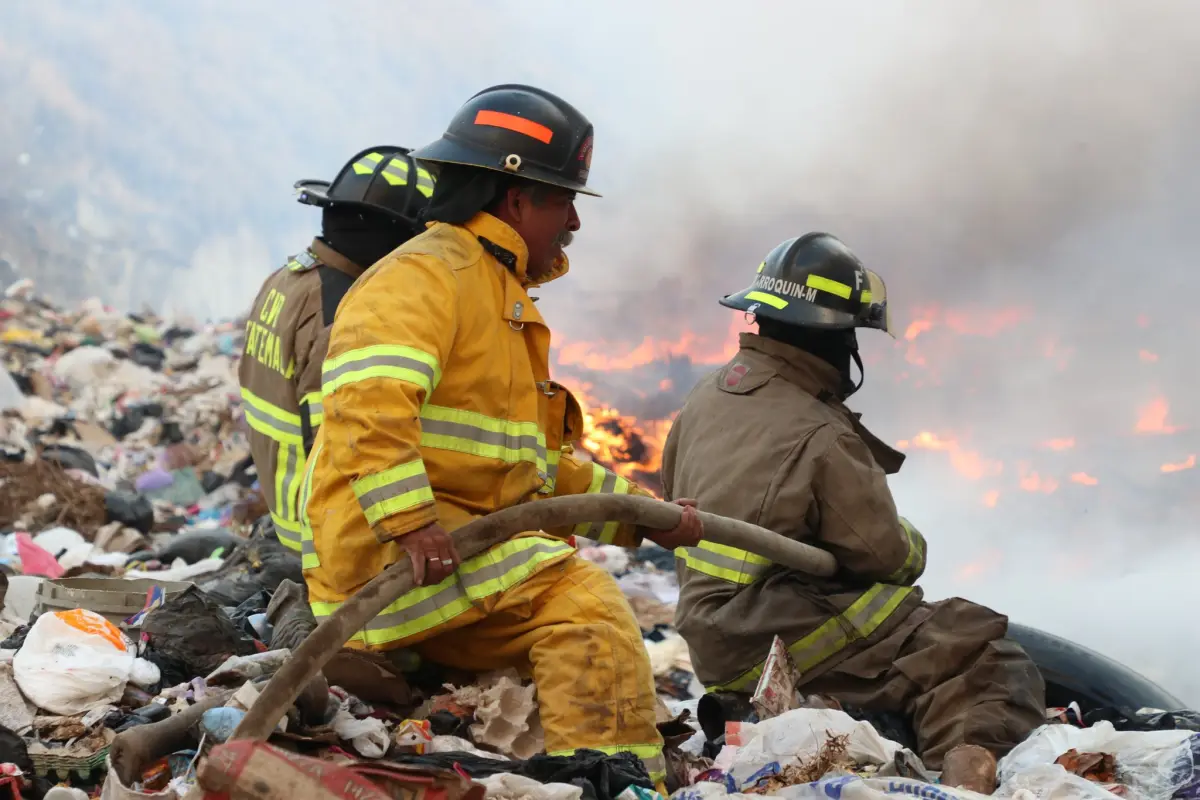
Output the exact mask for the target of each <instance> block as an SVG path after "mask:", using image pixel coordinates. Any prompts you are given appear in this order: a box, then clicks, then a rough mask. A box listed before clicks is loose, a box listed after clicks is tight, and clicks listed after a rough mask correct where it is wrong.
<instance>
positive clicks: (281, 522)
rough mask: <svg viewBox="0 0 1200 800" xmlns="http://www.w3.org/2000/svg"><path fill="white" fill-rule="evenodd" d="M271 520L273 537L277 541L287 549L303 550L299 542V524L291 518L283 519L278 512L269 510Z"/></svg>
mask: <svg viewBox="0 0 1200 800" xmlns="http://www.w3.org/2000/svg"><path fill="white" fill-rule="evenodd" d="M271 522H273V523H274V525H275V538H276V539H278V540H279V543H280V544H282V545H283V546H284V547H286V548H288V549H289V550H295V551H297V552H303V549H304V548H303V547H302V546H301V542H300V524H299V523H298V522H295V521H293V520H288V519H283V518H282V517H280V516H279V515H278V514H276V513H274V512H271Z"/></svg>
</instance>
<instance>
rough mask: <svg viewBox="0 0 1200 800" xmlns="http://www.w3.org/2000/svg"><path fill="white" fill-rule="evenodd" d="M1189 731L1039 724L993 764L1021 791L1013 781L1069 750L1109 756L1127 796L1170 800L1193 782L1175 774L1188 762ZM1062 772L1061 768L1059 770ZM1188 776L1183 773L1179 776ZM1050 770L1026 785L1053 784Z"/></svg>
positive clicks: (1019, 783) (1002, 778)
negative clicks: (1183, 763) (1181, 764)
mask: <svg viewBox="0 0 1200 800" xmlns="http://www.w3.org/2000/svg"><path fill="white" fill-rule="evenodd" d="M1193 735H1195V734H1194V733H1193V732H1192V731H1188V730H1167V731H1118V730H1116V729H1115V728H1114V727H1113V725H1112V723H1111V722H1108V721H1103V722H1097V723H1096V724H1095V725H1093V726H1091V727H1090V728H1076V727H1075V726H1073V725H1043V726H1042V727H1040V728H1038V729H1037V730H1036V731H1034V732H1033V733H1032V734H1030V735H1029V736H1028V737H1027V738H1026V739H1025V741H1023V742H1021V743H1020V744H1018V745H1017V746H1016V747H1014V748H1013V749H1012V750H1011V751H1010V752H1009V754H1008V755H1006V756H1005V757H1004V758H1002V759H1001V760H1000V763H999V764H998V765H997V770H996V773H997V776H998V777H999V779H1000V781H1001V783H1002V784H1005V785H1008V786H1010V787H1014V788H1013V791H1016V788H1021V787H1022V785H1023V782H1022V781H1020V780H1017V779H1018V778H1019V777H1021V776H1023V775H1026V773H1028V772H1030V771H1031V770H1034V769H1037V768H1041V767H1046V766H1053V765H1054V762H1055V760H1056V759H1057V758H1058V757H1059V756H1061V755H1062V754H1063V753H1066V752H1067V751H1068V750H1075V751H1077V752H1080V753H1111V754H1112V755H1113V756H1114V759H1115V761H1116V771H1117V780H1118V781H1119V782H1120V783H1122V784H1125V785H1126V786H1128V787H1129V789H1130V792H1131V795H1130V796H1131V797H1133V798H1135V800H1137V798H1158V797H1170V796H1171V795H1172V794H1174V793H1175V791H1176V790H1177V789H1179V788H1181V787H1183V786H1184V785H1186V783H1187V782H1188V781H1190V780H1191V770H1186V771H1180V770H1176V769H1175V767H1176V765H1177V764H1179V763H1181V762H1182V761H1184V760H1186V761H1187V763H1191V747H1190V744H1189V740H1190V739H1191V738H1192V736H1193ZM1060 769H1061V767H1060ZM1184 772H1186V774H1183V773H1184ZM1056 774H1057V773H1054V771H1053V770H1044V769H1039V771H1038V772H1036V773H1034V774H1033V777H1029V778H1028V780H1026V781H1024V783H1029V782H1030V781H1034V782H1044V781H1047V780H1051V779H1052V778H1053V777H1054V775H1056Z"/></svg>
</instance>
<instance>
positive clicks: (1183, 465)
mask: <svg viewBox="0 0 1200 800" xmlns="http://www.w3.org/2000/svg"><path fill="white" fill-rule="evenodd" d="M1194 466H1196V454H1195V453H1193V454H1192V455H1190V456H1188V457H1187V458H1186V459H1184V460H1183V461H1180V462H1179V463H1177V464H1169V463H1168V464H1163V465H1162V466H1161V467H1159V469H1161V470H1162V471H1163V472H1167V473H1170V472H1182V471H1183V470H1185V469H1191V468H1192V467H1194Z"/></svg>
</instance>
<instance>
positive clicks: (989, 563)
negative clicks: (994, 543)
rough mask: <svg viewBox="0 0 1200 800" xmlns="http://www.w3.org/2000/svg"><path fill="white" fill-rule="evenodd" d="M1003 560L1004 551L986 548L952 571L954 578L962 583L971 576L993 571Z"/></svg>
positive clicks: (974, 576)
mask: <svg viewBox="0 0 1200 800" xmlns="http://www.w3.org/2000/svg"><path fill="white" fill-rule="evenodd" d="M1003 560H1004V553H1003V552H1001V551H1000V550H997V549H991V550H988V551H987V552H986V553H984V554H983V555H982V556H980V557H979V558H977V559H975V560H974V561H968V562H967V563H966V564H963V565H962V566H960V567H959V568H958V569H956V570H955V571H954V580H956V581H958V582H959V583H964V582H966V581H969V580H971V579H972V578H978V577H979V576H980V575H983V574H985V573H987V572H993V571H994V570H995V569H996V568H997V567H998V566H1000V562H1001V561H1003Z"/></svg>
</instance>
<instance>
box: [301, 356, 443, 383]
mask: <svg viewBox="0 0 1200 800" xmlns="http://www.w3.org/2000/svg"><path fill="white" fill-rule="evenodd" d="M371 367H400V368H401V369H411V370H412V371H414V372H419V373H421V374H422V375H424V376H425V377H427V378H428V379H429V382H430V384H431V385H432V384H433V383H434V376H435V373H436V371H435V370H434V368H433V367H431V366H430V365H429V364H426V363H425V362H424V361H418V360H416V359H415V358H406V357H404V356H369V357H367V358H360V359H356V360H354V361H347V362H346V363H344V364H340V365H338V366H336V367H334V368H333V369H330V370H326V371H325V372H323V373H322V375H321V383H323V384H325V383H330V382H332V381H335V380H337V379H338V378H339V377H341V376H342V375H345V374H346V373H347V372H358V371H359V370H364V369H370V368H371Z"/></svg>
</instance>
